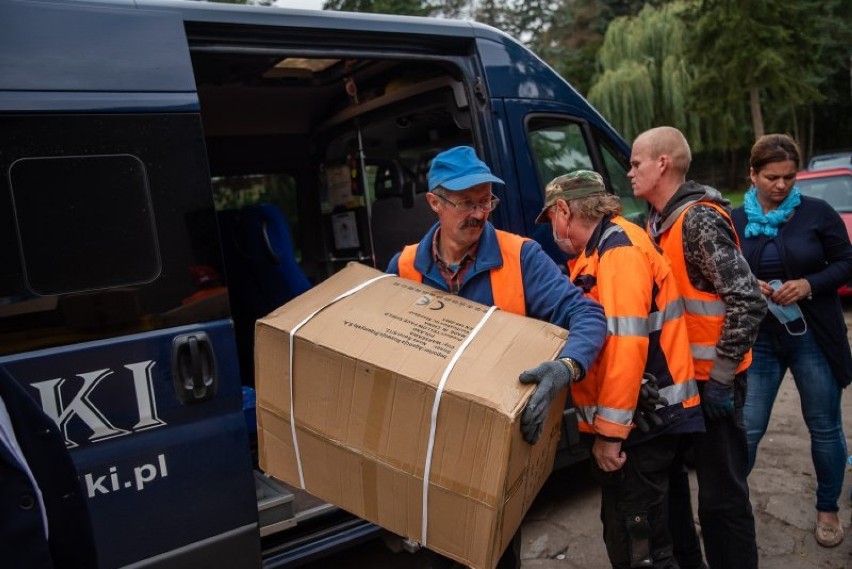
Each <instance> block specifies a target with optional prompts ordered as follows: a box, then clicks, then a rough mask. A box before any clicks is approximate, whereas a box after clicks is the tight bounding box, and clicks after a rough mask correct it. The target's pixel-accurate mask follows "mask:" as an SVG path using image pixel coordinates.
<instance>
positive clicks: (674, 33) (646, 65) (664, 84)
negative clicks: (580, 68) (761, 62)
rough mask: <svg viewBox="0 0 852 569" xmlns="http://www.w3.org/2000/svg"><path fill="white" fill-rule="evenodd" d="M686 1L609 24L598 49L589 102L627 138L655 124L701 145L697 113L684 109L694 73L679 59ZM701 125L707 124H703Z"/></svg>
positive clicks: (683, 43) (648, 9) (683, 42)
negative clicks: (595, 72) (597, 71)
mask: <svg viewBox="0 0 852 569" xmlns="http://www.w3.org/2000/svg"><path fill="white" fill-rule="evenodd" d="M686 8H687V4H686V2H680V1H676V2H671V3H668V4H664V5H663V6H661V7H659V8H655V7H653V6H652V5H650V4H646V5H645V7H644V8H643V9H642V10H641V11H640V12H639V14H638V15H637V16H635V17H620V18H616V19H615V20H613V21H612V23H610V25H609V27H608V28H607V30H606V35H605V36H604V40H603V45H602V46H601V48H600V50H599V51H598V65H599V67H600V70H601V72H600V75H599V76H598V78H597V79H596V81H595V83H594V84H593V85H592V87H591V89H590V90H589V95H588V98H589V101H590V102H591V103H592V104H593V105H594V106H595V107H597V108H598V109H599V110H600V111H601V113H603V115H604V116H606V117H607V118H608V119H609V120H610V121H611V122H612V123H613V125H614V126H615V127H616V128H618V129H619V130H620V131H621V133H622V134H623V135H624V136H625V137H626V138H627V139H632V138H634V137H635V136H636V135H637V134H639V133H641V132H642V131H644V130H647V129H649V128H651V127H654V126H660V125H670V126H674V127H676V128H679V129H680V130H681V131H683V133H684V134H685V135H686V136H687V138H688V139H689V140H690V144H691V145H692V146H693V148H694V149H696V150H700V149H701V147H702V146H703V141H704V139H705V138H706V134H705V133H704V132H703V130H702V124H701V120H700V119H699V117H698V115H696V114H695V113H691V112H689V111H688V107H687V95H688V93H689V88H690V84H691V82H692V81H693V80H694V77H695V72H694V70H693V68H692V67H691V66H689V65H688V64H687V63H686V62H685V61H684V59H683V52H684V49H685V46H686V40H685V37H686V27H685V25H684V22H683V20H682V18H681V15H682V13H683V12H684V11H685V10H686ZM704 130H706V129H704Z"/></svg>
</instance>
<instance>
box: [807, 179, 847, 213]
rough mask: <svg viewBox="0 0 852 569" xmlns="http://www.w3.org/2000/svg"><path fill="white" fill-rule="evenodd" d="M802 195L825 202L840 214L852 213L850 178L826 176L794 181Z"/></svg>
mask: <svg viewBox="0 0 852 569" xmlns="http://www.w3.org/2000/svg"><path fill="white" fill-rule="evenodd" d="M796 187H797V188H799V191H800V192H802V194H803V195H806V196H811V197H814V198H819V199H821V200H825V201H827V202H828V203H829V204H830V205H831V206H832V207H833V208H834V209H836V210H837V211H839V212H841V213H848V212H852V176H848V175H847V176H826V177H824V178H809V179H806V180H802V179H799V180H796Z"/></svg>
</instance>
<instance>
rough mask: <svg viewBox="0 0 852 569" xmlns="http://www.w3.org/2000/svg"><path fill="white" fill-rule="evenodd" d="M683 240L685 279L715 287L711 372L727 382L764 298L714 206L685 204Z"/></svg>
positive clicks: (760, 315)
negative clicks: (717, 323) (716, 331)
mask: <svg viewBox="0 0 852 569" xmlns="http://www.w3.org/2000/svg"><path fill="white" fill-rule="evenodd" d="M683 240H684V255H685V259H686V263H687V267H688V273H689V280H690V282H691V283H692V284H693V286H695V287H696V288H698V289H699V290H703V291H705V292H715V293H716V294H718V295H719V297H721V299H722V301H723V302H724V303H725V323H724V324H723V326H722V334H721V336H720V338H719V342H718V343H717V344H716V361H715V362H714V364H713V370H712V371H711V377H713V379H717V380H719V381H722V382H724V383H727V382H729V381H733V376H734V372H735V370H736V368H737V366H738V365H739V363H740V362H741V361H742V359H743V357H744V356H745V354H746V353H747V352H748V350H749V349H751V347H752V345H753V344H754V341H755V339H756V338H757V331H758V328H759V326H760V322H761V320H763V317H764V315H765V314H766V300H765V299H764V298H763V294H762V293H761V292H760V287H759V286H758V284H757V279H756V278H755V276H754V275H753V274H752V273H751V270H750V269H749V266H748V263H747V262H746V260H745V258H744V257H743V255H742V253H741V252H740V248H739V246H737V244H736V241H735V240H734V230H733V228H732V227H731V224H730V223H729V222H728V220H726V219H725V218H724V217H723V216H722V215H720V214H719V212H718V211H716V210H715V209H713V208H711V207H705V206H701V205H698V206H695V207H693V208H692V209H690V210H689V211H688V212H687V214H686V217H685V218H684V223H683Z"/></svg>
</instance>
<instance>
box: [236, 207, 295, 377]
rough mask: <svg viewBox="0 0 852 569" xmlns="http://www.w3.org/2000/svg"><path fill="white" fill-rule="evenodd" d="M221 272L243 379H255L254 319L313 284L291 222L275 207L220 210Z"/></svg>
mask: <svg viewBox="0 0 852 569" xmlns="http://www.w3.org/2000/svg"><path fill="white" fill-rule="evenodd" d="M219 231H220V233H221V237H222V255H223V257H224V261H225V277H226V284H227V286H228V295H229V297H230V300H231V315H232V317H233V319H234V332H235V334H236V341H237V350H238V352H239V357H240V367H241V371H242V374H243V383H245V384H249V385H251V384H253V383H254V356H253V352H254V323H255V321H256V320H257V319H258V318H261V317H263V316H265V315H266V314H269V313H270V312H272V311H273V310H275V309H276V308H278V307H279V306H281V305H282V304H284V303H286V302H287V301H289V300H291V299H293V298H295V297H296V296H298V295H300V294H302V293H303V292H305V291H306V290H308V289H309V288H311V283H310V281H308V278H307V277H306V276H305V274H304V272H303V271H302V269H301V267H300V266H299V264H298V262H297V261H296V255H295V247H294V245H293V241H292V238H291V236H290V229H289V224H288V223H287V219H286V218H285V217H284V214H283V213H282V212H281V210H279V209H278V208H277V207H276V206H274V205H272V204H268V203H262V204H256V205H252V206H249V207H246V208H243V209H239V210H224V211H221V212H219Z"/></svg>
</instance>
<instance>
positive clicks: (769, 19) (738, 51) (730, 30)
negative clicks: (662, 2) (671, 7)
mask: <svg viewBox="0 0 852 569" xmlns="http://www.w3.org/2000/svg"><path fill="white" fill-rule="evenodd" d="M840 6H841V2H840V0H796V1H788V2H777V1H769V0H749V1H743V0H704V1H702V2H700V3H696V4H695V5H694V9H693V10H692V11H691V12H690V14H689V16H688V18H689V20H690V22H692V23H693V24H694V34H692V35H691V39H690V42H689V43H688V50H687V57H688V58H689V59H690V60H691V61H693V62H694V63H695V65H696V66H697V68H698V69H699V70H700V72H699V74H698V76H697V77H696V80H695V81H694V82H693V84H692V90H691V97H692V100H693V101H694V107H695V109H697V110H698V111H699V112H701V113H703V114H704V115H706V116H708V117H709V118H711V119H712V120H713V121H714V122H716V123H718V124H719V125H721V126H723V127H724V128H725V129H727V130H726V132H725V133H724V134H723V136H722V137H721V138H720V140H723V141H725V143H726V144H728V145H730V144H732V143H733V144H735V145H736V146H745V147H747V146H750V144H751V142H752V141H753V140H754V136H755V131H757V132H760V131H761V130H765V131H782V132H784V131H786V132H790V133H793V134H795V133H796V131H798V130H799V129H798V125H797V124H796V110H797V109H801V108H803V107H810V106H811V105H813V104H815V103H819V102H821V101H822V100H823V99H824V96H823V94H822V93H821V86H822V85H823V84H824V83H825V81H826V79H827V77H828V76H829V75H830V73H831V69H830V66H829V65H827V64H828V63H829V61H828V60H826V54H828V53H837V52H838V48H841V47H843V46H845V47H847V48H848V42H849V21H848V19H847V21H846V22H845V23H844V22H843V20H842V19H841V18H838V17H837V13H838V10H839V8H840ZM752 91H756V92H757V93H758V95H759V99H758V100H756V101H755V102H756V103H757V104H756V105H755V106H754V107H753V108H752V109H751V111H752V123H753V124H754V130H751V129H749V130H751V132H748V131H747V132H746V133H743V132H742V130H743V129H741V128H739V127H738V126H737V120H740V118H741V117H742V115H743V114H744V113H743V110H742V109H743V108H746V109H747V108H748V105H749V100H750V93H751V92H752ZM761 118H765V122H766V124H763V122H762V120H761ZM744 134H745V136H744Z"/></svg>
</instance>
